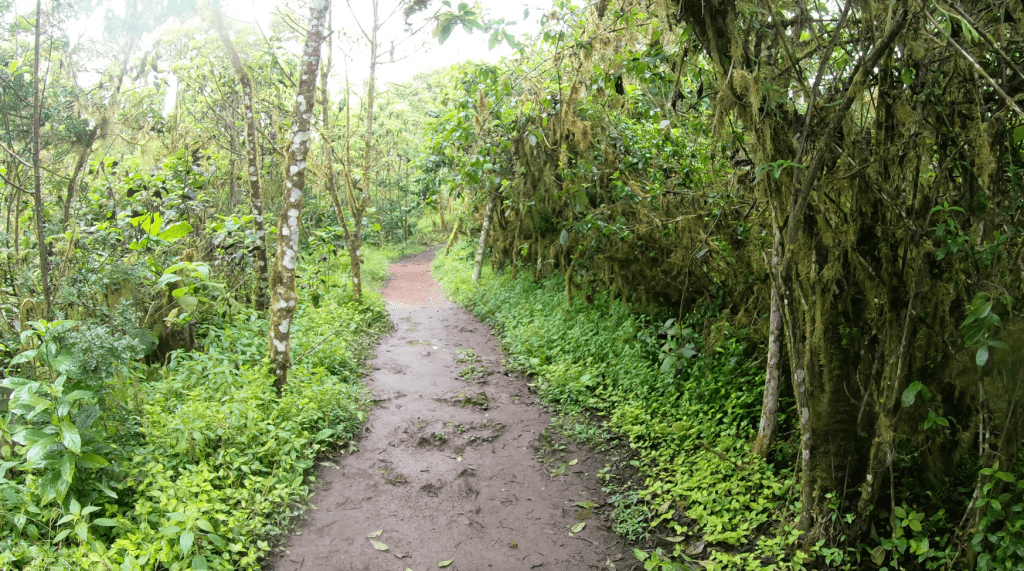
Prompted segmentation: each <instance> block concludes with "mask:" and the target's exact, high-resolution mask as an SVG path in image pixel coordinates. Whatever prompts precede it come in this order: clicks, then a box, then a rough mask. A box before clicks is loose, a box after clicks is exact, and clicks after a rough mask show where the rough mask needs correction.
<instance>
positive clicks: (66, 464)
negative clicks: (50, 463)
mask: <svg viewBox="0 0 1024 571" xmlns="http://www.w3.org/2000/svg"><path fill="white" fill-rule="evenodd" d="M75 464H76V462H75V455H74V454H65V455H64V457H63V458H61V459H60V477H61V478H64V479H65V480H67V481H69V482H74V481H75ZM72 501H74V500H72ZM80 509H81V507H79V510H80ZM79 510H76V509H75V508H74V504H72V508H71V511H72V512H75V513H78V511H79Z"/></svg>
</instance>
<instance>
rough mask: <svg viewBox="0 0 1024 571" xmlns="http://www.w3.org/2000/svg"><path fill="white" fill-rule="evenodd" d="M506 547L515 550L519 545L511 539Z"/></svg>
mask: <svg viewBox="0 0 1024 571" xmlns="http://www.w3.org/2000/svg"><path fill="white" fill-rule="evenodd" d="M508 546H509V548H510V549H515V548H517V547H519V544H518V543H516V540H514V539H513V540H512V541H509V542H508Z"/></svg>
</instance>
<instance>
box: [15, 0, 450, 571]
mask: <svg viewBox="0 0 1024 571" xmlns="http://www.w3.org/2000/svg"><path fill="white" fill-rule="evenodd" d="M193 4H194V3H193ZM327 5H328V4H327V3H325V2H323V1H320V2H315V3H314V6H313V8H320V9H321V10H322V9H324V8H325V7H326V6H327ZM20 8H22V6H21V5H20V4H18V5H15V4H12V3H10V2H0V23H2V25H3V27H4V30H5V34H3V37H2V39H0V63H2V65H0V68H2V69H0V119H2V120H0V193H2V210H3V212H2V215H0V260H2V263H0V284H2V285H0V317H2V319H0V361H2V364H3V367H4V371H5V375H3V377H5V378H4V379H3V381H2V382H0V411H2V415H0V569H126V570H131V569H170V570H178V569H207V568H209V569H222V570H233V569H257V568H259V566H260V565H261V562H262V560H263V558H264V557H265V555H266V554H267V553H268V551H269V549H270V544H271V543H272V542H273V541H274V539H275V537H279V536H280V535H281V534H282V533H283V532H285V531H287V530H290V529H292V528H293V526H294V521H293V516H294V515H295V514H297V513H300V512H302V511H303V510H305V509H306V507H307V502H308V498H309V497H310V495H311V494H312V489H313V486H314V482H315V470H314V466H315V464H316V462H317V461H318V459H322V457H323V456H325V455H327V454H333V453H337V452H339V451H345V450H348V449H350V447H351V446H352V438H353V436H354V435H355V434H356V433H357V432H358V430H359V429H360V428H361V427H362V423H363V420H364V418H365V414H366V411H367V410H368V405H369V400H368V396H367V395H366V394H365V388H364V385H363V383H362V380H361V378H362V376H363V374H364V372H365V369H364V367H363V365H362V361H363V359H364V358H366V357H367V356H368V355H369V354H370V352H371V351H372V348H373V347H374V346H375V344H376V341H377V339H378V338H379V336H380V335H381V334H383V333H384V332H385V331H387V330H388V329H389V328H390V322H389V321H388V319H387V313H386V311H385V310H384V306H383V302H382V300H381V298H380V296H379V295H378V293H376V292H377V291H378V290H379V289H380V287H381V285H382V283H383V280H384V278H385V277H386V274H387V268H388V264H389V262H390V261H392V260H394V259H397V258H398V257H399V256H400V255H402V254H404V253H408V252H409V251H414V250H415V249H416V248H417V246H416V245H415V242H414V241H413V239H414V237H415V236H417V235H419V236H420V237H422V236H423V231H424V230H426V231H429V230H430V222H429V220H428V221H426V222H425V226H421V227H419V228H417V227H416V221H417V220H418V219H419V215H420V213H422V211H423V205H422V201H421V200H419V197H417V196H416V195H415V194H412V193H411V192H410V191H409V180H408V179H409V172H408V157H409V156H411V155H412V154H413V152H414V151H415V146H414V143H413V142H412V141H415V129H414V128H410V126H412V125H416V124H418V122H420V117H421V116H422V112H420V111H414V108H415V107H416V102H415V94H416V93H417V92H418V91H419V90H423V89H424V87H425V85H426V83H425V82H420V83H418V84H415V85H413V84H410V85H408V86H404V87H402V89H401V91H402V97H401V98H399V97H398V96H397V95H396V93H395V92H394V91H385V92H383V93H379V94H377V97H376V99H375V102H374V103H373V108H372V109H373V110H374V111H375V112H376V113H369V112H368V105H367V101H366V100H367V98H366V97H365V96H364V97H362V98H361V99H362V101H360V102H359V105H357V104H356V103H355V100H354V99H352V100H351V101H350V96H349V95H348V94H346V93H344V92H342V93H340V94H339V93H337V92H336V91H332V90H331V88H330V87H329V84H328V79H329V77H330V68H329V65H328V64H327V63H325V64H324V65H323V67H321V68H319V69H316V68H314V73H313V74H312V75H313V77H314V78H315V80H316V81H314V82H310V81H302V77H301V75H302V72H303V71H305V72H307V73H306V75H307V76H308V75H309V74H308V68H309V65H310V64H311V63H317V64H319V62H320V57H319V55H317V57H315V58H312V59H310V58H307V59H306V60H303V59H302V58H301V56H300V55H297V54H295V53H294V50H295V46H296V45H302V46H303V47H304V48H305V49H306V50H307V52H311V51H315V52H317V53H318V52H319V50H320V46H318V45H316V42H314V41H312V40H318V41H320V42H322V41H323V38H322V37H313V38H312V39H311V38H310V37H308V36H315V35H314V34H312V33H310V34H307V33H306V32H307V30H306V29H305V22H304V21H303V16H300V15H299V13H298V12H293V11H291V10H290V9H287V8H283V9H282V10H281V11H280V12H279V13H278V14H277V16H276V17H275V20H274V23H273V29H272V30H269V31H268V32H269V35H261V34H260V33H259V32H258V31H257V30H254V29H251V28H246V27H237V28H234V29H231V28H229V27H228V24H227V23H225V19H224V18H220V19H219V21H218V18H217V16H218V15H219V6H217V4H216V3H213V4H203V5H201V6H189V5H187V4H183V3H180V2H173V1H172V2H134V1H129V2H122V3H116V2H111V3H100V4H97V3H92V2H85V3H70V2H60V3H39V4H38V5H36V6H34V7H33V8H34V9H33V10H31V11H30V12H29V13H28V14H25V13H21V12H18V9H20ZM96 9H100V11H99V12H95V10H96ZM105 9H110V10H109V12H107V13H106V15H105V16H104V12H103V10H105ZM307 13H311V14H314V15H316V14H317V12H315V11H310V12H307ZM90 16H93V17H95V18H97V20H98V21H102V22H104V25H103V27H102V29H103V33H102V34H98V33H86V34H81V30H80V29H79V28H78V27H76V26H75V24H74V22H75V21H76V20H77V19H79V18H82V19H84V18H88V17H90ZM325 19H326V18H325ZM97 20H94V21H97ZM211 21H213V22H215V25H213V26H211V25H210V22H211ZM218 24H219V25H218ZM321 30H322V29H321ZM321 35H322V31H321ZM304 36H307V37H306V38H305V43H303V40H304ZM324 51H325V52H328V51H329V50H327V49H325V50H324ZM327 60H328V61H329V60H330V58H327ZM235 63H237V64H238V66H235V65H234V64H235ZM303 66H304V67H303ZM239 72H240V73H241V75H243V76H244V77H246V78H247V82H245V84H244V85H243V84H242V83H239V81H238V80H237V79H238V74H239ZM300 84H301V85H302V89H297V86H299V85H300ZM310 90H313V92H312V93H311V92H310ZM361 90H362V89H361ZM364 93H365V92H364ZM332 94H333V95H332ZM306 100H308V101H310V102H314V101H315V102H316V103H317V105H316V106H315V110H316V115H315V117H312V116H311V114H310V113H309V112H308V109H306V107H305V106H304V105H302V104H300V103H302V102H304V101H306ZM296 109H299V111H298V112H296ZM368 116H371V117H374V118H376V129H375V130H374V131H373V136H372V137H369V136H363V135H364V129H366V127H365V125H366V124H367V117H368ZM314 118H315V119H316V122H315V123H314V122H313V119H314ZM250 119H251V120H250ZM303 121H304V122H305V127H303V128H302V129H299V128H297V126H298V125H300V124H301V123H302V122H303ZM311 123H313V124H312V125H311ZM296 141H298V143H296ZM293 143H295V144H293ZM299 143H301V144H299ZM303 145H307V146H308V148H307V149H306V153H307V154H306V155H305V157H308V158H304V157H300V156H299V155H298V153H297V152H295V151H296V149H298V148H299V147H301V146H303ZM376 148H381V149H383V148H388V149H392V151H393V152H394V153H395V154H392V153H388V154H384V153H380V154H379V155H374V154H373V153H371V152H370V151H369V150H368V149H370V150H372V149H376ZM286 151H287V152H286ZM399 152H405V153H406V157H405V158H400V157H399V156H398V155H397V153H399ZM364 156H365V157H368V158H366V160H363V157H364ZM357 158H358V160H357ZM357 162H358V163H359V167H358V168H356V167H355V166H354V165H355V163H357ZM299 171H302V173H303V175H304V176H305V179H306V182H305V184H299V183H296V182H295V177H296V176H297V175H298V173H299ZM334 177H338V178H346V179H349V180H355V181H356V182H357V183H358V184H360V186H361V189H362V190H361V192H363V198H364V200H365V201H366V202H367V203H369V204H368V206H380V207H381V210H379V211H378V210H375V209H374V208H365V209H364V211H363V212H356V213H357V214H358V215H359V219H358V220H354V219H353V212H354V211H353V212H346V210H345V209H344V208H342V207H347V206H348V205H349V203H350V202H351V194H350V195H349V196H348V197H346V198H345V199H335V200H332V198H334V197H332V196H331V195H329V194H328V193H325V192H307V193H305V194H303V193H301V192H300V193H296V192H286V191H285V188H286V186H288V185H292V186H293V187H299V188H305V189H313V188H314V187H318V188H324V187H325V186H326V185H325V181H327V180H330V179H333V178H334ZM261 191H262V192H261ZM296 201H297V202H296ZM282 207H285V208H283V210H282ZM299 211H301V214H299ZM279 213H280V214H279ZM282 222H284V223H285V224H284V225H283V226H282ZM346 225H347V227H346ZM282 228H284V230H282ZM293 229H295V230H297V231H295V232H291V230H293ZM280 236H297V237H298V238H299V239H297V240H295V241H289V244H288V246H289V248H290V250H289V251H290V256H282V255H280V254H279V255H277V256H273V249H274V248H275V246H280V245H281V242H282V241H283V240H278V237H280ZM356 238H358V240H359V241H358V243H357V242H356ZM362 244H366V245H365V246H362ZM353 245H354V246H353ZM352 250H358V253H353V252H352ZM268 252H269V253H270V255H268ZM350 254H352V255H350ZM274 263H278V265H282V266H283V267H284V270H289V271H291V272H292V274H293V276H294V275H297V278H296V279H294V280H293V281H292V282H291V287H292V289H291V291H285V295H290V296H291V297H290V299H292V300H293V301H294V303H293V304H291V306H290V307H288V309H290V310H291V311H292V312H293V314H292V315H291V316H289V317H287V318H286V320H285V321H283V322H282V321H281V320H280V319H279V320H278V321H277V322H274V321H272V319H273V318H275V317H279V314H273V313H272V312H271V311H270V310H269V309H270V308H268V302H270V301H274V302H277V300H278V299H280V296H279V294H280V290H279V289H277V290H271V288H270V285H271V284H270V283H269V282H270V278H271V277H275V278H277V279H278V282H279V283H280V282H281V275H282V274H283V273H284V270H281V269H278V270H277V271H273V272H272V271H271V270H272V269H273V264H274ZM353 263H355V264H357V265H358V266H359V267H358V268H357V271H353V267H352V265H353ZM356 276H359V277H360V278H361V282H356V281H354V280H353V278H354V277H356ZM356 284H358V285H359V286H360V287H359V290H360V291H356V288H354V287H353V286H355V285H356ZM357 293H361V295H354V294H357ZM272 330H273V331H274V332H275V333H277V335H276V336H275V339H274V343H271V339H270V332H271V331H272ZM282 337H283V338H284V340H285V341H284V342H281V338H282ZM268 347H274V349H276V350H277V352H278V353H279V356H278V359H277V360H276V361H271V355H270V354H268ZM282 362H283V363H284V365H285V372H286V373H287V377H286V379H282V378H281V376H280V375H278V374H277V372H278V370H279V369H278V368H277V367H275V365H279V364H280V363H282ZM283 380H286V382H282V381H283Z"/></svg>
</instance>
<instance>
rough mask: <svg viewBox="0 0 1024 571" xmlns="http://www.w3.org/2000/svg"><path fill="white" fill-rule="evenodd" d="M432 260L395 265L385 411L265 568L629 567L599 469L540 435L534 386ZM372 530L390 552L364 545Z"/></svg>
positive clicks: (379, 365) (467, 570)
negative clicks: (508, 365) (443, 281)
mask: <svg viewBox="0 0 1024 571" xmlns="http://www.w3.org/2000/svg"><path fill="white" fill-rule="evenodd" d="M432 258H433V252H424V253H421V254H417V255H415V256H411V257H409V258H406V259H404V260H402V261H401V262H399V263H396V264H394V265H392V267H391V279H390V281H389V283H388V285H387V286H386V287H385V289H384V297H385V299H386V301H387V305H388V309H389V311H390V312H391V317H392V319H393V320H394V321H395V325H396V329H395V331H394V332H393V333H392V334H391V335H390V336H389V337H387V338H386V339H384V340H383V342H382V343H381V344H380V346H379V347H378V348H377V357H376V358H375V359H374V360H373V361H371V364H372V366H373V369H374V373H373V375H372V376H371V378H370V379H369V385H370V387H371V389H372V390H373V393H374V398H375V399H376V400H377V406H376V407H375V408H374V410H373V411H372V412H371V413H370V415H369V419H368V421H367V424H366V428H365V429H364V431H363V435H362V438H361V440H360V441H359V451H358V452H356V453H355V454H352V455H348V456H341V457H338V458H336V459H334V461H333V462H334V464H336V465H337V467H325V468H324V469H322V470H321V473H320V478H321V487H320V488H319V490H318V491H317V493H316V495H315V496H314V497H313V500H312V501H313V504H314V505H315V506H316V508H315V509H314V510H310V511H309V512H308V517H307V519H306V521H304V522H303V524H302V526H301V531H300V532H299V533H298V534H297V535H295V536H293V537H292V538H291V539H290V540H289V541H288V542H287V543H286V544H285V545H284V546H283V548H282V549H281V550H279V551H278V552H277V553H276V554H275V555H274V556H273V557H272V558H271V559H270V560H269V561H268V562H267V565H266V568H267V569H271V570H275V571H320V570H324V571H327V570H330V571H349V570H353V571H354V570H366V571H378V570H380V571H390V570H395V571H404V570H406V569H413V570H414V571H425V570H427V569H438V563H439V562H443V561H448V560H453V561H452V563H451V564H450V566H449V567H447V568H448V569H450V570H452V571H479V570H485V569H494V570H496V571H506V570H507V571H517V570H521V569H523V570H528V569H537V568H539V569H542V570H543V569H550V570H575V569H609V568H610V567H609V566H608V565H607V562H609V561H611V562H618V568H620V569H622V568H628V567H629V564H628V563H627V561H629V560H630V559H632V557H630V558H629V559H626V558H625V557H624V554H625V553H627V551H628V550H627V548H626V547H624V545H623V543H622V541H621V540H620V538H618V537H617V536H616V535H614V534H613V533H612V532H611V531H610V530H609V528H608V523H607V521H605V518H604V517H603V516H602V514H607V513H608V512H609V510H608V508H607V507H606V506H604V505H603V502H604V498H603V496H602V492H601V486H600V483H599V481H598V480H597V478H596V477H595V473H596V472H597V470H599V469H600V468H601V467H602V466H603V465H604V461H603V460H602V459H601V458H600V457H599V456H598V455H596V454H595V453H592V452H590V451H587V450H583V449H580V448H577V447H575V446H573V445H571V444H570V445H569V446H568V448H567V449H566V450H559V449H558V448H557V446H556V445H553V444H552V440H551V439H549V438H548V437H547V436H546V435H543V436H542V432H544V431H545V429H547V428H548V421H549V419H550V415H549V414H547V413H545V412H544V411H542V410H541V408H540V407H539V406H538V405H537V404H536V402H535V399H534V397H533V395H532V394H530V393H529V391H528V390H527V387H526V382H527V381H526V379H524V378H522V377H519V376H510V375H509V374H507V373H506V371H505V370H504V368H503V367H502V364H501V359H502V354H501V352H500V350H499V349H498V346H497V343H496V341H495V339H494V337H493V336H492V335H491V332H490V330H489V329H488V327H487V326H486V325H483V324H482V323H480V322H479V321H477V320H476V318H474V317H473V316H472V315H471V314H470V313H469V312H467V311H465V310H463V309H462V308H460V307H458V306H456V305H454V304H452V303H451V302H449V301H448V300H446V299H445V298H444V296H443V294H442V293H441V291H440V289H439V288H438V285H437V283H436V282H434V281H433V279H431V277H430V261H431V259H432ZM459 361H462V362H459ZM470 367H472V368H471V369H470ZM573 459H578V463H576V464H574V465H572V466H568V463H569V462H570V461H571V460H573ZM541 460H543V461H544V463H542V462H541ZM560 470H564V475H561V476H552V475H551V473H552V472H558V471H560ZM588 501H590V502H594V503H596V504H599V505H600V506H602V507H596V508H594V509H593V510H590V509H586V506H587V504H586V502H588ZM581 504H583V505H582V506H581ZM583 522H585V526H584V529H583V530H582V531H580V532H579V533H576V534H574V536H570V532H571V528H572V526H577V527H578V526H579V524H580V523H583ZM377 530H383V532H382V533H381V534H380V535H379V536H378V537H375V538H374V541H377V542H380V543H381V544H384V545H387V551H380V550H378V549H375V548H374V545H373V543H372V542H371V540H370V538H368V537H367V535H368V534H370V533H372V532H375V531H377Z"/></svg>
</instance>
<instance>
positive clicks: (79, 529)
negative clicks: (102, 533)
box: [75, 521, 89, 541]
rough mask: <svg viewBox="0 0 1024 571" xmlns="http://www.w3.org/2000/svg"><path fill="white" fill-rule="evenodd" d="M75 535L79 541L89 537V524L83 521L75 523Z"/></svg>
mask: <svg viewBox="0 0 1024 571" xmlns="http://www.w3.org/2000/svg"><path fill="white" fill-rule="evenodd" d="M75 535H77V536H78V539H79V540H80V541H85V540H86V539H87V538H88V537H89V524H87V523H85V522H84V521H80V522H78V523H76V524H75Z"/></svg>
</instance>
